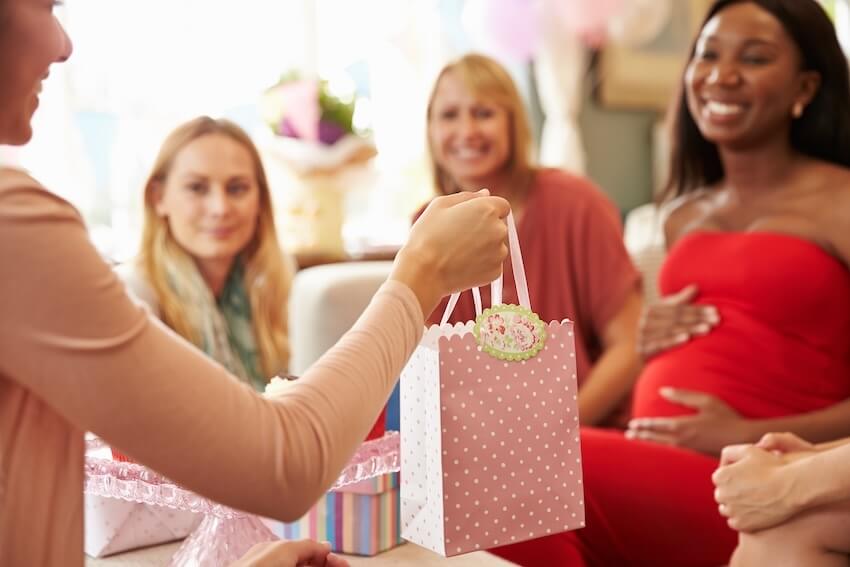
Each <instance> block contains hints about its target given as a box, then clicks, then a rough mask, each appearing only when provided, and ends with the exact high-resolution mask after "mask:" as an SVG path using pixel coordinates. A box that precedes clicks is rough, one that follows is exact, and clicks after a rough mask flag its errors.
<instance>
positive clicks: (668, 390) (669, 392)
mask: <svg viewBox="0 0 850 567" xmlns="http://www.w3.org/2000/svg"><path fill="white" fill-rule="evenodd" d="M658 392H659V393H660V394H661V395H662V396H673V395H675V394H676V390H674V389H673V388H671V387H669V386H664V387H663V388H660V389H659V390H658Z"/></svg>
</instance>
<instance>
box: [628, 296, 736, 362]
mask: <svg viewBox="0 0 850 567" xmlns="http://www.w3.org/2000/svg"><path fill="white" fill-rule="evenodd" d="M698 293H699V290H698V289H697V287H696V286H695V285H689V286H687V287H685V288H684V289H682V290H681V291H679V292H678V293H674V294H672V295H668V296H666V297H663V298H661V299H660V300H659V301H657V302H656V303H653V304H652V305H648V306H647V307H646V308H645V309H644V311H643V314H642V315H641V318H640V327H639V328H638V351H639V352H640V354H641V356H643V357H644V358H645V359H646V358H650V357H651V356H654V355H656V354H658V353H659V352H661V351H664V350H667V349H669V348H672V347H674V346H678V345H680V344H683V343H686V342H688V341H689V340H690V339H691V337H698V336H702V335H705V334H707V333H708V332H709V331H711V329H712V328H713V327H714V326H715V325H717V323H719V322H720V315H719V314H718V313H717V309H716V308H715V307H714V306H711V305H694V304H693V303H691V302H692V301H693V300H694V298H696V296H697V294H698Z"/></svg>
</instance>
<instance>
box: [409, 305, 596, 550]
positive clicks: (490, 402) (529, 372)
mask: <svg viewBox="0 0 850 567" xmlns="http://www.w3.org/2000/svg"><path fill="white" fill-rule="evenodd" d="M572 328H573V326H572V323H571V322H569V321H564V322H562V323H559V322H553V323H550V324H549V325H548V332H549V339H548V340H547V342H546V347H545V348H544V350H543V351H541V352H540V354H539V355H538V356H537V357H536V358H534V359H531V360H528V361H522V362H504V361H501V360H498V359H495V358H492V357H490V356H489V355H487V354H486V353H484V352H481V351H480V350H478V346H477V344H476V343H475V339H474V337H473V336H472V335H471V334H457V333H453V336H449V337H443V338H440V339H439V341H438V345H439V370H438V371H439V385H438V386H439V387H438V388H437V387H436V386H434V384H436V381H437V378H436V376H435V375H436V372H437V370H435V366H436V365H437V359H436V358H435V355H436V353H435V352H434V351H433V350H431V349H427V350H428V351H429V352H430V353H431V357H432V358H430V359H428V357H424V358H422V357H420V358H416V357H414V359H412V360H411V363H410V364H409V365H408V369H405V374H404V375H403V378H402V412H401V413H402V475H401V478H402V495H404V488H405V484H406V483H407V482H408V481H412V480H414V479H417V478H419V477H420V476H421V475H422V474H423V471H421V470H417V469H420V468H421V467H425V468H426V469H427V470H426V471H425V474H426V476H427V475H428V473H431V471H434V470H435V469H436V470H437V471H439V472H441V473H442V474H441V475H440V480H441V482H442V490H438V489H436V488H435V487H434V486H433V485H431V484H426V485H424V486H425V487H426V490H425V494H424V496H425V497H426V499H427V505H426V506H425V507H424V508H423V510H427V511H428V513H427V520H425V521H424V522H423V523H427V527H428V528H430V529H431V533H430V534H425V533H424V532H423V528H424V526H422V525H417V529H416V530H414V531H412V532H410V533H404V532H403V535H404V537H405V538H407V539H410V540H411V541H413V542H415V543H418V544H420V545H424V546H426V547H429V548H430V549H432V550H434V551H438V552H440V553H443V551H442V550H440V549H439V548H440V547H443V546H441V545H439V544H440V543H442V544H444V554H445V555H447V556H451V555H457V554H460V553H466V552H470V551H475V550H477V549H487V548H491V547H496V546H500V545H506V544H510V543H515V542H520V541H524V540H528V539H533V538H537V537H542V536H546V535H549V534H554V533H559V532H563V531H567V530H572V529H577V528H581V527H583V526H584V502H583V491H582V469H581V450H580V446H579V436H578V405H577V395H576V394H577V384H576V374H575V372H576V371H575V348H574V341H573V333H572ZM422 350H425V349H419V351H417V355H418V354H419V353H420V351H422ZM426 359H427V360H426ZM414 369H415V371H414ZM409 376H415V378H413V379H412V380H410V381H409V382H408V384H405V383H404V380H406V379H407V378H408V377H409ZM414 381H416V384H414ZM414 388H418V390H419V392H420V394H421V393H422V392H427V391H431V392H434V391H435V390H436V392H437V394H438V396H439V399H438V400H436V403H434V402H435V400H434V399H433V398H428V397H421V398H420V399H419V400H418V401H417V400H414V399H409V404H408V405H405V403H404V396H405V390H406V389H409V390H411V391H412V390H413V389H414ZM418 402H421V403H422V404H424V405H427V406H431V407H428V408H419V409H418V410H417V409H416V408H415V407H413V406H415V405H416V404H417V403H418ZM434 411H439V414H440V415H439V419H437V418H435V417H434V416H433V412H434ZM408 412H409V413H408ZM423 418H424V419H426V420H428V421H427V422H426V424H425V425H424V427H422V429H423V430H422V431H419V432H418V435H419V436H420V437H422V436H424V437H425V438H426V445H425V453H424V454H423V453H418V454H417V451H418V448H416V449H415V448H414V447H413V446H412V444H411V443H410V442H409V441H408V439H407V438H406V437H405V434H406V432H407V430H406V429H405V423H408V425H409V426H410V428H411V429H412V428H413V427H414V426H418V425H417V424H416V423H412V422H411V419H413V420H416V419H420V420H421V419H423ZM437 422H439V423H441V424H442V425H441V426H439V427H438V429H439V435H440V437H441V439H440V440H439V441H438V440H431V441H430V442H429V441H428V439H427V438H428V436H429V432H433V431H434V429H433V427H432V425H433V423H437ZM410 435H412V437H410V439H411V440H412V439H414V438H416V435H417V433H415V432H410ZM437 447H439V448H440V451H439V452H438V453H436V454H435V452H436V449H437ZM437 458H439V459H440V461H439V462H435V461H436V459H437ZM426 459H427V462H426ZM436 476H437V475H435V474H431V475H430V476H428V479H429V480H433V479H434V477H436ZM420 490H421V489H420ZM420 495H421V492H420ZM402 504H403V509H404V501H403V502H402ZM434 509H439V510H440V511H441V512H442V518H439V517H438V514H437V513H436V512H434V511H433V510H434ZM422 517H423V518H426V514H422ZM438 521H441V523H442V526H443V529H442V530H435V528H437V527H438V526H439V525H440V524H435V523H434V522H438ZM403 525H404V516H403ZM435 531H438V532H439V531H441V532H442V533H437V534H436V535H435V534H434V533H433V532H435ZM429 535H430V538H431V539H433V537H442V538H443V541H442V542H437V544H435V543H434V542H433V541H431V540H429Z"/></svg>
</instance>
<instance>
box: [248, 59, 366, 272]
mask: <svg viewBox="0 0 850 567" xmlns="http://www.w3.org/2000/svg"><path fill="white" fill-rule="evenodd" d="M354 108H355V103H354V98H353V97H345V96H340V95H338V94H334V93H333V92H331V90H330V89H329V86H328V82H327V81H325V80H321V79H317V78H313V77H306V78H305V77H302V76H300V75H298V74H295V73H290V74H287V75H284V76H283V77H281V79H280V80H279V81H278V82H277V83H276V84H275V85H273V86H272V87H270V88H269V89H267V90H266V92H265V93H264V94H263V98H262V112H263V119H264V121H265V123H266V124H267V125H268V127H269V133H270V134H271V135H270V136H269V137H268V138H267V143H266V144H263V146H264V149H265V150H266V151H265V152H264V153H265V154H266V157H268V158H271V160H272V161H273V162H274V163H273V164H270V165H272V167H270V168H269V170H270V171H269V174H270V177H274V179H273V180H272V185H273V192H274V194H275V198H276V201H277V202H276V203H275V204H276V207H277V211H278V217H279V227H278V228H279V231H280V234H281V241H282V244H283V245H284V247H285V248H286V249H287V250H289V251H291V252H293V253H295V254H298V255H301V256H305V255H309V256H320V257H322V258H330V259H334V258H337V257H342V256H343V255H344V247H343V239H342V225H343V222H344V220H345V207H344V201H345V199H344V196H345V195H344V194H345V191H344V188H345V186H346V185H347V184H349V182H350V181H349V180H350V178H351V177H352V176H353V175H356V172H357V170H358V169H362V166H363V165H365V164H366V163H368V162H369V161H370V160H371V159H372V158H373V157H374V156H375V155H376V150H375V146H374V145H373V144H372V142H371V140H370V139H369V137H368V136H367V135H365V134H364V133H361V132H357V131H356V130H355V128H354V125H353V122H354Z"/></svg>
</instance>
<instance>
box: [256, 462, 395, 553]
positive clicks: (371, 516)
mask: <svg viewBox="0 0 850 567" xmlns="http://www.w3.org/2000/svg"><path fill="white" fill-rule="evenodd" d="M398 486H399V485H398V473H391V474H385V475H382V476H379V477H375V478H373V479H369V480H364V481H362V482H359V483H357V484H352V485H350V486H346V487H345V488H343V489H341V490H335V491H331V492H328V493H327V494H326V495H325V496H323V497H322V499H321V500H319V502H318V503H317V504H316V505H315V506H313V508H312V509H310V511H309V512H308V513H307V515H305V516H304V517H303V518H301V519H300V520H299V521H297V522H293V523H291V524H282V523H279V522H276V523H275V525H273V527H272V531H274V532H275V534H277V535H278V536H279V537H281V538H282V539H301V538H310V539H315V540H318V541H329V542H331V548H332V549H333V551H336V552H339V553H350V554H354V555H376V554H378V553H380V552H382V551H386V550H387V549H390V548H392V547H395V546H397V545H399V544H400V543H401V542H402V539H401V529H400V522H399V512H400V499H399V489H398Z"/></svg>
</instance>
